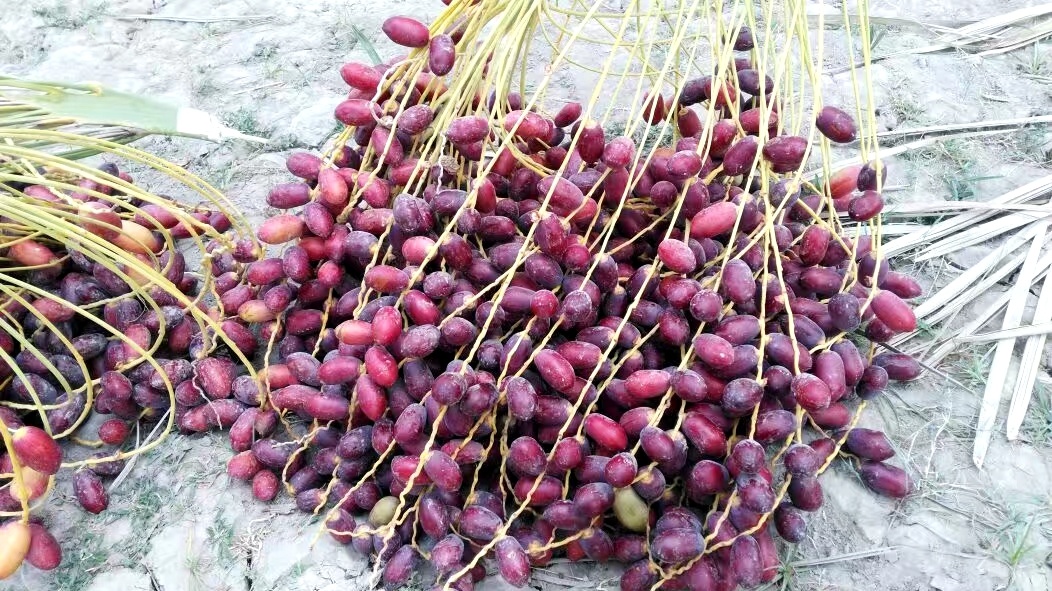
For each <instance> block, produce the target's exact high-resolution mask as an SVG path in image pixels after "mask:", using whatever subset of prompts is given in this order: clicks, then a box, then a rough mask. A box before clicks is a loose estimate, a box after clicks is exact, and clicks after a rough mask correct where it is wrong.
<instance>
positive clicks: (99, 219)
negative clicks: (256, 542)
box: [0, 164, 258, 578]
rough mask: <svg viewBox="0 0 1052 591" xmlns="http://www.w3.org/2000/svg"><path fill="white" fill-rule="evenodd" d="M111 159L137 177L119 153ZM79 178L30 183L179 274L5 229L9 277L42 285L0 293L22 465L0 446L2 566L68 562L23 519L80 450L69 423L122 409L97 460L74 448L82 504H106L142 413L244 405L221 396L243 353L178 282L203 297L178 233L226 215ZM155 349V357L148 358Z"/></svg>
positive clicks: (2, 374)
mask: <svg viewBox="0 0 1052 591" xmlns="http://www.w3.org/2000/svg"><path fill="white" fill-rule="evenodd" d="M100 170H101V172H102V173H105V174H108V175H110V176H112V177H114V178H119V179H121V180H122V181H124V182H128V183H130V182H131V181H132V179H131V177H130V176H128V175H127V174H126V173H124V172H122V171H120V170H119V169H118V168H117V167H116V165H114V164H105V165H103V166H101V167H100ZM76 185H77V186H78V187H79V190H77V191H69V192H60V191H58V190H56V189H52V188H49V187H45V186H43V185H26V186H21V187H19V190H20V191H21V192H22V193H23V194H24V195H25V196H27V197H29V198H32V199H36V200H39V201H40V202H46V203H47V204H48V207H51V208H53V209H54V211H56V212H65V213H64V215H67V216H68V219H70V220H73V221H74V222H75V223H76V224H77V225H78V226H79V227H80V228H81V229H82V230H83V231H85V232H86V233H90V234H94V235H95V236H96V237H97V238H99V239H102V240H104V241H107V242H110V243H112V244H113V245H114V246H115V247H116V248H119V249H121V250H123V251H125V252H126V253H129V254H130V255H131V256H132V257H135V258H136V259H138V260H139V262H141V263H142V264H144V265H146V266H148V267H150V268H152V269H153V270H154V271H156V272H157V273H159V274H161V275H163V277H164V279H165V280H167V281H168V282H170V284H171V286H174V287H170V288H168V289H165V288H162V287H161V286H158V285H155V284H151V283H150V281H151V279H150V278H149V277H145V276H143V274H142V273H141V272H140V271H139V270H137V269H134V268H131V267H129V266H126V265H125V266H122V267H121V268H120V269H115V268H114V267H113V263H112V262H111V259H109V258H107V257H89V256H87V255H86V254H85V252H84V250H83V248H78V245H77V244H74V243H70V244H61V243H57V242H55V241H52V240H50V239H49V238H48V237H46V236H45V237H41V236H38V235H34V234H28V235H24V236H17V235H15V236H11V237H8V238H6V239H5V243H7V244H8V246H7V247H6V248H4V251H3V253H2V254H3V271H4V273H5V277H8V278H12V279H14V280H17V281H22V282H25V283H26V284H28V285H31V286H34V287H35V288H37V289H40V290H43V293H40V292H38V291H28V290H25V291H21V293H19V292H5V294H4V295H0V308H2V309H3V318H4V319H3V322H2V329H0V349H2V350H3V353H4V355H3V358H2V359H0V420H2V422H3V425H4V427H5V428H6V429H8V430H9V431H10V432H11V433H10V436H11V445H10V450H12V451H13V452H14V454H15V458H14V459H17V460H18V470H17V472H18V474H17V476H16V469H15V465H14V463H13V461H12V460H13V458H12V457H11V455H10V454H9V453H4V454H3V455H2V456H0V512H2V514H3V516H4V517H3V518H4V519H5V521H6V522H5V523H4V524H3V525H0V545H2V546H3V547H4V549H5V552H4V560H2V561H0V578H4V577H6V576H8V575H10V574H11V573H12V572H14V570H15V569H17V568H18V566H19V565H20V564H21V563H22V562H23V560H25V561H27V562H29V563H30V564H32V565H33V566H35V567H37V568H40V569H46V570H50V569H53V568H55V567H57V566H58V564H59V563H60V562H61V556H62V553H61V548H60V546H59V544H58V542H57V541H56V540H55V538H54V536H52V534H51V533H50V532H49V531H48V530H47V528H46V527H45V526H44V523H43V522H42V521H40V520H39V519H38V517H37V516H36V515H31V516H30V518H29V520H28V521H26V520H24V519H22V516H23V504H28V505H33V506H37V505H39V504H40V502H41V501H40V499H41V497H42V496H43V495H45V494H46V493H47V491H48V490H49V489H50V487H51V480H52V478H53V477H54V475H55V474H56V473H57V472H58V470H59V468H60V467H61V466H62V465H63V460H64V456H69V455H70V454H69V453H68V452H69V449H67V446H64V445H60V442H61V443H66V442H70V441H71V440H72V437H71V436H76V437H79V438H80V439H82V440H95V439H96V438H95V437H93V436H89V435H87V434H85V432H84V431H85V430H84V429H82V428H81V427H82V426H84V425H86V424H88V422H89V418H91V416H92V414H93V413H97V414H100V415H107V416H111V418H109V419H103V420H96V421H91V424H92V426H93V428H94V427H96V426H97V441H96V445H95V447H99V448H101V449H100V450H99V451H97V452H95V453H93V454H92V455H90V457H89V458H87V459H86V460H82V461H81V460H78V461H76V462H74V461H72V460H69V459H68V458H66V461H67V464H70V465H74V466H76V467H77V470H76V472H75V473H74V475H73V478H72V480H73V487H74V493H75V496H76V498H77V500H78V501H79V502H80V504H81V505H82V506H83V508H84V509H85V510H87V511H89V512H91V513H99V512H101V511H103V510H104V509H106V507H107V506H108V504H109V498H108V495H107V492H106V487H105V484H104V480H103V479H108V478H112V477H115V476H116V475H118V474H119V473H120V472H121V471H122V470H123V469H124V465H125V460H124V458H125V457H126V456H127V455H128V453H129V452H131V451H132V448H134V445H131V443H130V442H126V440H127V439H128V435H129V433H130V432H131V430H132V427H133V426H134V425H135V424H136V423H137V422H139V423H140V424H143V425H148V424H154V423H156V422H157V421H159V420H160V419H162V418H163V417H165V416H166V413H169V412H174V413H176V415H177V417H178V418H179V423H180V425H184V426H187V423H191V424H190V425H189V426H190V427H193V426H195V425H197V424H200V428H197V429H192V430H198V431H200V430H204V428H205V423H208V424H211V425H215V426H220V425H223V424H224V418H223V417H225V416H227V415H230V414H232V413H234V412H238V413H239V412H240V411H241V410H243V409H244V408H246V407H245V405H243V404H241V403H236V404H237V406H238V408H236V409H225V408H224V407H223V405H224V404H225V403H226V402H230V401H225V400H221V399H222V398H224V397H226V398H229V397H230V392H231V382H232V380H233V379H234V375H235V373H236V372H235V370H236V368H237V367H238V365H239V364H235V362H234V361H232V360H231V359H230V358H228V357H226V356H221V355H219V354H218V353H216V354H214V355H209V354H208V353H209V352H210V351H212V348H211V347H209V348H207V350H206V347H205V342H206V341H205V340H204V339H203V338H202V333H201V327H202V322H201V318H202V317H203V315H204V314H205V312H204V311H198V310H196V309H195V310H194V311H193V312H190V311H188V308H187V307H186V306H185V302H184V303H180V302H179V301H178V300H177V298H176V297H175V295H174V294H175V293H180V292H181V293H183V294H185V295H186V296H188V297H190V298H192V297H194V296H196V295H198V293H199V291H200V290H201V289H202V286H201V278H202V277H203V275H202V274H201V273H198V272H196V271H195V270H193V269H188V268H187V264H186V260H185V256H184V254H183V253H182V252H180V251H179V250H177V248H178V245H179V244H180V242H181V241H183V240H185V239H190V238H191V237H197V236H204V237H208V236H216V235H218V234H222V233H224V232H227V231H228V230H230V227H231V223H230V220H229V219H228V218H227V216H226V215H224V214H223V213H219V212H216V211H211V210H207V209H205V208H190V209H187V210H182V211H183V212H182V213H178V212H179V211H180V209H178V208H179V206H177V205H175V204H171V205H165V204H162V203H160V202H157V203H143V202H141V201H139V200H138V199H135V198H132V197H129V196H127V195H124V194H122V193H121V192H119V191H118V190H117V189H116V188H115V186H116V183H113V184H99V183H96V182H95V181H92V180H89V179H81V180H79V181H78V182H77V183H76ZM7 225H8V227H9V228H13V229H15V232H17V228H19V225H18V224H17V223H15V222H11V221H10V220H9V221H8V224H7ZM254 244H255V242H254V241H250V240H249V241H245V242H244V243H243V245H242V249H243V250H245V251H246V252H250V253H251V252H253V251H256V250H258V248H255V247H254V246H253V245H254ZM213 246H214V247H216V248H218V245H217V244H216V245H213ZM251 258H255V257H254V256H253V257H251ZM224 260H225V259H224ZM232 270H233V269H232ZM226 279H227V280H230V278H229V277H227V278H226ZM238 281H240V280H238ZM229 324H231V323H230V322H224V323H223V325H224V328H229V330H228V332H229V333H230V334H232V335H234V336H237V335H239V334H240V335H241V336H242V337H246V336H247V337H251V339H252V340H255V336H254V335H253V334H252V333H251V332H250V331H249V330H248V329H247V327H244V326H242V327H241V331H238V330H237V327H229V326H228V325H229ZM104 325H105V327H107V328H104ZM111 331H117V332H118V333H119V334H122V335H124V338H123V339H122V338H117V337H116V336H115V333H114V332H111ZM246 349H249V347H248V346H247V345H246ZM148 353H152V356H151V357H152V358H154V359H155V361H156V362H157V363H156V364H154V363H151V362H148V361H147V354H148ZM249 353H250V354H251V351H249ZM5 360H6V361H5ZM162 374H163V377H162ZM253 402H254V401H253ZM206 403H208V404H206ZM193 417H196V418H193ZM195 421H196V422H195ZM225 424H226V425H229V422H227V423H225ZM92 435H94V433H93V434H92Z"/></svg>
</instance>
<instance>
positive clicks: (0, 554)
mask: <svg viewBox="0 0 1052 591" xmlns="http://www.w3.org/2000/svg"><path fill="white" fill-rule="evenodd" d="M31 539H32V530H31V529H30V526H29V525H27V524H25V523H22V522H21V521H9V522H7V523H5V524H3V525H2V526H0V579H6V578H8V577H10V576H11V575H13V574H15V571H17V570H18V567H19V566H21V564H22V561H23V560H24V559H25V558H26V554H27V553H28V552H29V550H30V547H31Z"/></svg>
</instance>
